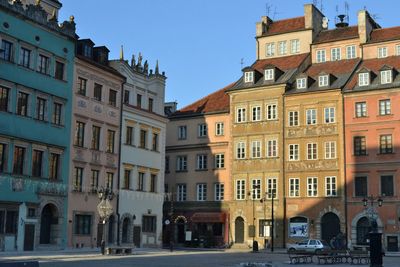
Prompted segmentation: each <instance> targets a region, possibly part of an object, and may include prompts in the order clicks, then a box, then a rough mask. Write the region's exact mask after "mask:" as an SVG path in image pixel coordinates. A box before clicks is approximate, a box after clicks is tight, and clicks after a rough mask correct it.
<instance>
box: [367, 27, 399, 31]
mask: <svg viewBox="0 0 400 267" xmlns="http://www.w3.org/2000/svg"><path fill="white" fill-rule="evenodd" d="M395 28H400V26H392V27H387V28H379V29H373V30H372V31H383V30H391V29H395Z"/></svg>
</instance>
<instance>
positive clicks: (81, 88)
mask: <svg viewBox="0 0 400 267" xmlns="http://www.w3.org/2000/svg"><path fill="white" fill-rule="evenodd" d="M86 86H87V80H86V79H83V78H81V77H78V94H80V95H83V96H85V95H86Z"/></svg>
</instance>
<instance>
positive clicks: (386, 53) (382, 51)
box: [378, 47, 388, 58]
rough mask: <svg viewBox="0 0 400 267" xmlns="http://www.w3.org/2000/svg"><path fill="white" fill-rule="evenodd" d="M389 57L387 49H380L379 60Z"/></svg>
mask: <svg viewBox="0 0 400 267" xmlns="http://www.w3.org/2000/svg"><path fill="white" fill-rule="evenodd" d="M387 56H388V52H387V47H378V58H384V57H387Z"/></svg>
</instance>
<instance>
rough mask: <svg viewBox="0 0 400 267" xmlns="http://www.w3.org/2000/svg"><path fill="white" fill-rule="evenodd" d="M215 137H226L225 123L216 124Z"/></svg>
mask: <svg viewBox="0 0 400 267" xmlns="http://www.w3.org/2000/svg"><path fill="white" fill-rule="evenodd" d="M215 135H216V136H223V135H224V123H223V122H216V123H215Z"/></svg>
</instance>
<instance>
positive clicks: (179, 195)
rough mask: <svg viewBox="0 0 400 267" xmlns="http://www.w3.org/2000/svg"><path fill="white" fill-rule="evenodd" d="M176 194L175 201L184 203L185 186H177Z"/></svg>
mask: <svg viewBox="0 0 400 267" xmlns="http://www.w3.org/2000/svg"><path fill="white" fill-rule="evenodd" d="M176 194H177V198H176V200H177V201H186V184H178V185H177V190H176Z"/></svg>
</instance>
